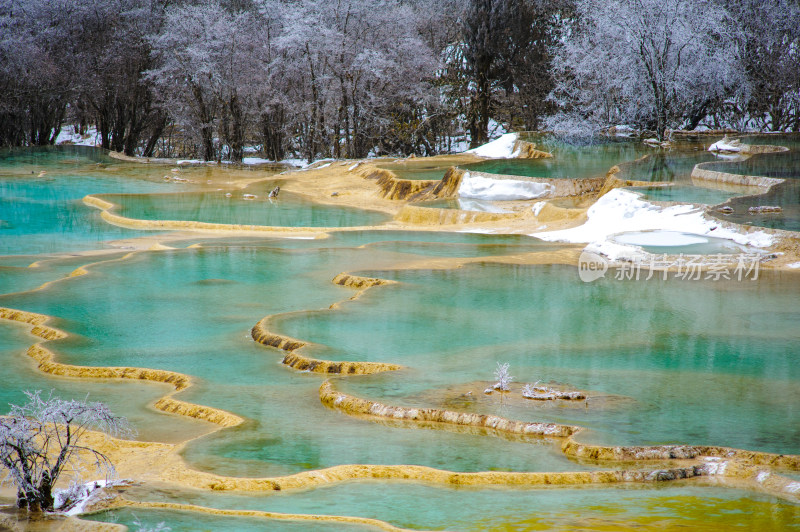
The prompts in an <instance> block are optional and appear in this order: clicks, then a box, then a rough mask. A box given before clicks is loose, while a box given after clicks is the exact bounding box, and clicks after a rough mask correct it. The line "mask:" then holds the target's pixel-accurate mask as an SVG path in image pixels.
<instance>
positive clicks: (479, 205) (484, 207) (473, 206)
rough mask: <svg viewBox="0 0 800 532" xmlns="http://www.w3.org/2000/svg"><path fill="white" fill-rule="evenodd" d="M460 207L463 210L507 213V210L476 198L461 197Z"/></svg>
mask: <svg viewBox="0 0 800 532" xmlns="http://www.w3.org/2000/svg"><path fill="white" fill-rule="evenodd" d="M458 208H459V209H460V210H462V211H475V212H492V213H506V212H508V211H507V210H505V209H503V208H501V207H497V206H496V205H493V204H491V203H487V202H485V201H481V200H474V199H459V200H458Z"/></svg>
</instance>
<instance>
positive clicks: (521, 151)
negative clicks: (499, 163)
mask: <svg viewBox="0 0 800 532" xmlns="http://www.w3.org/2000/svg"><path fill="white" fill-rule="evenodd" d="M512 151H513V152H514V153H517V154H518V155H517V159H549V158H551V157H553V154H552V153H550V152H546V151H541V150H537V149H536V144H534V143H533V142H528V141H527V140H520V139H517V140H515V141H514V149H513V150H512Z"/></svg>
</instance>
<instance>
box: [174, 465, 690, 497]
mask: <svg viewBox="0 0 800 532" xmlns="http://www.w3.org/2000/svg"><path fill="white" fill-rule="evenodd" d="M703 474H705V473H704V470H703V467H702V466H698V465H690V466H686V467H676V468H670V469H654V470H643V469H637V470H629V471H627V470H612V471H564V472H555V473H540V472H524V471H523V472H514V471H480V472H475V473H461V472H455V471H446V470H442V469H434V468H432V467H427V466H419V465H374V464H347V465H338V466H333V467H329V468H326V469H317V470H314V471H303V472H302V473H296V474H294V475H287V476H284V477H272V478H236V477H222V476H218V475H214V474H211V473H204V472H200V471H193V470H186V469H184V470H183V471H180V472H179V471H171V472H170V476H171V478H172V479H173V480H178V481H180V483H181V484H184V485H191V486H193V487H198V488H204V489H211V490H214V491H285V490H300V489H312V488H318V487H322V486H327V485H331V484H336V483H340V482H348V481H352V480H372V479H375V480H410V481H416V482H427V483H431V484H438V485H442V486H476V487H486V486H508V487H514V486H516V487H533V486H546V485H562V486H580V485H589V484H616V483H621V482H659V481H665V480H676V479H679V478H691V477H695V476H700V475H703Z"/></svg>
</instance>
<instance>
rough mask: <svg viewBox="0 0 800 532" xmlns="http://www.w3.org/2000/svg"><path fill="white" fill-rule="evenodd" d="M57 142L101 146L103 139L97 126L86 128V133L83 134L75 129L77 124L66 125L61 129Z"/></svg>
mask: <svg viewBox="0 0 800 532" xmlns="http://www.w3.org/2000/svg"><path fill="white" fill-rule="evenodd" d="M55 143H56V144H72V145H74V146H100V144H101V139H100V135H99V134H98V133H97V128H96V127H89V128H86V134H85V135H81V134H80V133H78V132H77V131H76V130H75V126H65V127H62V128H61V131H59V133H58V136H57V137H56V141H55Z"/></svg>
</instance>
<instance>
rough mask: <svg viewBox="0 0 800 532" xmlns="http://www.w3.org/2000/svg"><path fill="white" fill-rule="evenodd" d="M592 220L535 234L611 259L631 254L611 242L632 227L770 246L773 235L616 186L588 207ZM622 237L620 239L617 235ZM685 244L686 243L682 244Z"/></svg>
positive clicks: (641, 229)
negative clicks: (649, 199)
mask: <svg viewBox="0 0 800 532" xmlns="http://www.w3.org/2000/svg"><path fill="white" fill-rule="evenodd" d="M587 216H588V220H587V221H586V223H584V224H583V225H581V226H578V227H573V228H572V229H564V230H561V231H548V232H543V233H534V234H533V235H532V236H535V237H537V238H541V239H542V240H548V241H561V242H574V243H578V242H585V243H588V244H589V246H587V249H591V250H592V251H596V252H599V253H602V254H604V255H607V256H608V257H610V258H611V259H616V258H619V257H624V256H630V254H631V248H629V247H626V246H625V245H622V244H618V243H614V242H611V241H610V240H611V238H610V237H612V235H615V234H618V233H628V232H632V231H656V230H661V231H670V232H674V233H684V234H685V233H689V234H692V235H704V236H713V237H715V238H722V239H727V240H732V241H734V242H736V243H737V244H742V245H749V246H755V247H766V246H769V245H770V244H772V242H773V238H772V236H771V235H769V234H767V233H765V232H764V231H756V232H752V233H738V232H736V231H733V230H731V229H726V228H723V227H721V226H720V224H719V222H716V221H714V220H710V219H707V218H706V217H705V216H704V215H703V211H702V210H701V209H698V208H696V207H694V206H693V205H673V206H670V207H659V206H657V205H653V204H652V203H648V202H646V201H644V200H642V199H641V198H640V197H639V195H638V194H635V193H634V192H630V191H628V190H623V189H614V190H612V191H611V192H609V193H608V194H606V195H605V196H603V197H601V198H600V199H599V200H597V202H596V203H595V204H594V205H592V206H591V207H590V208H589V210H588V211H587ZM617 240H618V239H617ZM679 245H682V244H679Z"/></svg>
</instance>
